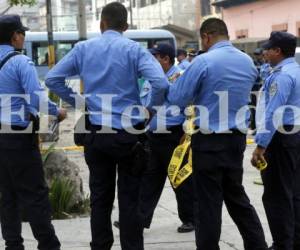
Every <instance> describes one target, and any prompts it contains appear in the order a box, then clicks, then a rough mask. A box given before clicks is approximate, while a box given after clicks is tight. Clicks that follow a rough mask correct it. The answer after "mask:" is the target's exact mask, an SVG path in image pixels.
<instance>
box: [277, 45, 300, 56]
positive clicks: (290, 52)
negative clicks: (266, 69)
mask: <svg viewBox="0 0 300 250" xmlns="http://www.w3.org/2000/svg"><path fill="white" fill-rule="evenodd" d="M274 48H275V47H274ZM278 48H279V47H278ZM279 49H280V50H281V53H282V55H283V56H284V57H285V58H289V57H294V56H295V54H296V47H295V48H283V47H281V48H279Z"/></svg>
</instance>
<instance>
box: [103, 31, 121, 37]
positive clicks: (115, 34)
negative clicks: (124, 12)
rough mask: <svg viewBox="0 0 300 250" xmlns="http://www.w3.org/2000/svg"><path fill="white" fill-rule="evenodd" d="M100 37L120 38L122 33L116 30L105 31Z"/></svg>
mask: <svg viewBox="0 0 300 250" xmlns="http://www.w3.org/2000/svg"><path fill="white" fill-rule="evenodd" d="M102 35H112V36H122V33H120V32H118V31H116V30H106V31H105V32H103V34H102Z"/></svg>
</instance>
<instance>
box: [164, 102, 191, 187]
mask: <svg viewBox="0 0 300 250" xmlns="http://www.w3.org/2000/svg"><path fill="white" fill-rule="evenodd" d="M194 116H195V113H194V108H193V107H192V106H191V107H189V108H188V114H187V122H186V127H185V131H186V134H185V140H184V142H183V143H182V144H180V145H179V146H177V147H176V148H175V150H174V152H173V155H172V158H171V161H170V164H169V167H168V177H169V179H170V182H171V185H172V186H173V188H177V187H178V186H180V185H181V184H182V183H183V182H184V181H185V180H186V179H187V178H188V177H189V176H190V175H191V174H192V173H193V168H192V149H191V135H192V134H193V131H194V124H193V119H192V118H193V117H194ZM187 153H188V154H189V155H188V162H187V163H186V164H185V165H184V166H183V167H181V166H182V163H183V160H184V158H185V156H186V154H187Z"/></svg>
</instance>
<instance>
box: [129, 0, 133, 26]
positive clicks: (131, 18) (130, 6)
mask: <svg viewBox="0 0 300 250" xmlns="http://www.w3.org/2000/svg"><path fill="white" fill-rule="evenodd" d="M129 11H130V29H133V13H132V0H129Z"/></svg>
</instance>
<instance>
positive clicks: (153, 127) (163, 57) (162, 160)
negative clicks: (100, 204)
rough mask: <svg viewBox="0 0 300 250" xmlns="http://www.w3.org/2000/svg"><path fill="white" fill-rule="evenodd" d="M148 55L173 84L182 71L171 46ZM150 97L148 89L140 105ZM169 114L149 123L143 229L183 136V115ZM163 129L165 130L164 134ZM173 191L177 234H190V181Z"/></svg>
mask: <svg viewBox="0 0 300 250" xmlns="http://www.w3.org/2000/svg"><path fill="white" fill-rule="evenodd" d="M150 52H151V53H152V54H153V55H154V56H155V58H156V59H157V61H158V62H159V63H160V65H161V66H162V68H163V70H164V72H165V75H166V76H167V78H168V80H169V83H170V84H171V85H172V84H175V81H176V79H177V77H179V75H180V72H181V69H180V68H178V67H177V66H176V65H174V63H175V49H174V47H173V46H171V45H169V44H166V43H162V44H158V45H157V46H156V47H154V48H152V49H151V50H150ZM143 92H145V91H143ZM151 94H152V91H151V89H148V92H147V94H146V95H144V96H143V98H142V100H143V102H144V101H145V99H147V98H149V96H151ZM165 108H166V109H168V108H170V105H169V104H168V103H167V102H166V103H165ZM170 113H171V111H170V110H169V111H167V114H165V113H164V114H160V112H159V111H158V112H157V115H155V116H154V117H153V118H152V120H151V121H150V124H149V126H150V128H149V130H150V132H149V133H148V137H149V144H150V149H151V150H150V151H151V153H150V163H149V167H148V169H147V171H145V173H144V177H143V183H142V191H141V205H140V209H141V211H142V214H143V215H144V216H145V227H150V224H151V221H152V217H153V213H154V210H155V208H156V206H157V204H158V201H159V199H160V196H161V194H162V191H163V188H164V185H165V182H166V178H167V173H168V171H167V169H168V165H169V163H170V160H171V158H172V154H173V151H174V149H175V148H176V147H177V146H178V145H179V143H180V139H181V138H182V136H183V135H184V131H183V127H182V124H183V123H184V120H185V116H184V115H183V113H182V112H180V110H178V112H177V114H173V115H172V114H170ZM162 122H163V123H165V124H164V125H165V126H166V128H164V126H161V125H162V124H163V123H162ZM164 129H167V130H168V131H163V130H164ZM174 192H175V194H176V200H177V205H178V215H179V218H180V220H181V221H182V225H181V226H180V227H178V229H177V231H178V232H179V233H187V232H191V231H193V230H194V216H193V183H192V178H191V177H189V178H188V179H187V180H185V181H184V182H183V183H182V184H181V185H180V186H179V187H178V188H176V189H174Z"/></svg>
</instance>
